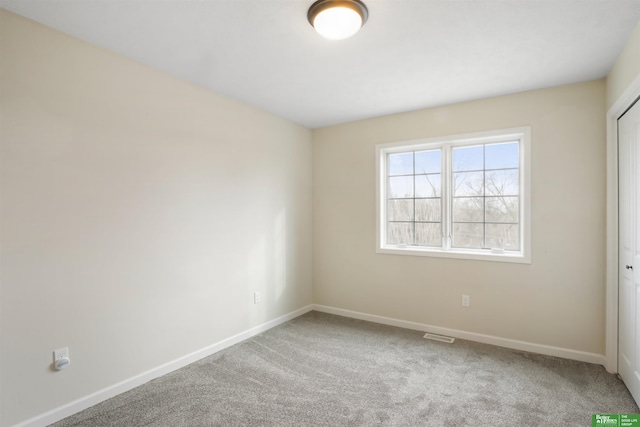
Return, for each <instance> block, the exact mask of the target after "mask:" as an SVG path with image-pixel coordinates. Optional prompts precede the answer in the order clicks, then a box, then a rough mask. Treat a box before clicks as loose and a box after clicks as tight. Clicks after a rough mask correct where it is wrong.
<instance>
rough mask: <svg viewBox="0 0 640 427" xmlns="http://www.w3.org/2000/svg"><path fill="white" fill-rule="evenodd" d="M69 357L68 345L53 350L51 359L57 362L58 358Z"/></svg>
mask: <svg viewBox="0 0 640 427" xmlns="http://www.w3.org/2000/svg"><path fill="white" fill-rule="evenodd" d="M68 358H69V347H65V348H59V349H57V350H55V351H54V352H53V361H54V362H57V361H58V360H62V359H68Z"/></svg>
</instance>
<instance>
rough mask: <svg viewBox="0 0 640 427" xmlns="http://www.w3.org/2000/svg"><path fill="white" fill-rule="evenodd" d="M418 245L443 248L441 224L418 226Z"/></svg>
mask: <svg viewBox="0 0 640 427" xmlns="http://www.w3.org/2000/svg"><path fill="white" fill-rule="evenodd" d="M416 244H418V245H420V246H438V247H441V246H442V226H441V225H440V223H435V224H434V223H428V224H424V223H422V224H416Z"/></svg>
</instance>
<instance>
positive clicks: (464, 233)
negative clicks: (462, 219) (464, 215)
mask: <svg viewBox="0 0 640 427" xmlns="http://www.w3.org/2000/svg"><path fill="white" fill-rule="evenodd" d="M483 228H484V224H455V223H454V224H453V236H452V241H451V246H453V247H454V248H474V249H481V248H482V237H483V236H482V232H483V230H482V229H483Z"/></svg>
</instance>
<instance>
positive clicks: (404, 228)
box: [387, 222, 413, 245]
mask: <svg viewBox="0 0 640 427" xmlns="http://www.w3.org/2000/svg"><path fill="white" fill-rule="evenodd" d="M387 243H389V244H391V245H410V244H412V243H413V223H412V222H389V223H387Z"/></svg>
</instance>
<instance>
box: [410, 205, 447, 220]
mask: <svg viewBox="0 0 640 427" xmlns="http://www.w3.org/2000/svg"><path fill="white" fill-rule="evenodd" d="M441 209H442V205H441V203H440V199H416V221H430V222H434V221H435V222H440V218H441V217H442V215H441V213H440V212H441Z"/></svg>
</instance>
